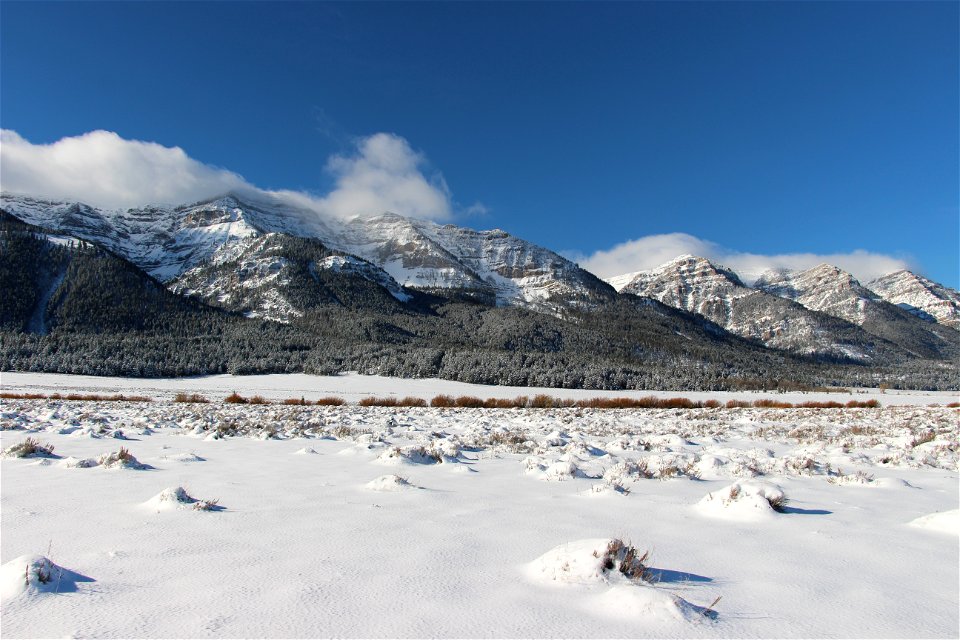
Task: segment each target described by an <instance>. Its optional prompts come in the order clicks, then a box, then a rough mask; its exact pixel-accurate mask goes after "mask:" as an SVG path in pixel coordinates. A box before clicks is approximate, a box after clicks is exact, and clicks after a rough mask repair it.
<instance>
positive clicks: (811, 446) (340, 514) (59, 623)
mask: <svg viewBox="0 0 960 640" xmlns="http://www.w3.org/2000/svg"><path fill="white" fill-rule="evenodd" d="M6 376H7V374H4V388H5V390H6V389H7V387H8V385H7V378H6ZM179 389H182V386H181V387H180V388H179ZM188 390H190V391H195V390H196V389H195V388H189V389H188ZM443 391H446V390H438V392H443ZM323 393H324V394H325V393H327V390H324V391H323ZM0 426H2V427H3V431H2V432H0V443H2V446H3V448H4V449H9V448H10V447H16V446H17V445H18V444H20V443H23V442H25V441H27V439H28V438H31V439H32V440H31V442H29V443H28V445H27V446H21V447H19V448H18V452H19V453H26V452H28V451H30V450H31V449H32V448H34V447H31V446H29V445H30V444H32V443H33V442H34V441H35V444H36V445H39V446H40V447H43V446H44V445H46V444H49V445H52V446H53V451H52V454H44V452H43V450H42V449H35V450H34V451H33V453H32V454H31V455H30V456H29V457H23V458H18V457H14V455H13V453H12V452H11V453H10V454H8V455H7V456H5V457H4V458H3V459H2V461H0V472H2V491H0V497H2V514H0V517H2V531H3V537H2V548H0V551H2V563H3V564H2V568H0V569H2V571H0V596H2V598H3V600H2V608H3V611H2V613H3V616H2V629H0V632H2V636H3V637H5V638H12V637H63V636H68V635H74V636H83V637H323V636H340V637H344V636H347V637H356V636H366V637H370V636H373V637H378V636H424V637H477V636H497V637H505V636H506V637H544V636H550V637H621V636H629V637H643V636H657V637H731V636H736V637H800V636H802V637H811V636H820V637H823V636H833V637H838V636H839V637H887V636H909V637H956V636H957V634H958V630H960V621H958V581H960V576H958V526H960V525H958V520H960V518H958V511H957V510H958V499H960V498H958V481H957V478H958V455H960V453H958V442H957V441H958V412H957V410H955V409H945V408H928V407H893V408H884V409H823V410H816V409H788V410H771V409H688V410H673V409H661V410H653V409H650V410H587V409H555V410H536V409H432V408H385V407H369V408H365V407H358V406H352V405H347V406H343V407H316V406H313V407H309V406H308V407H301V406H284V405H256V406H251V405H223V404H220V403H211V404H206V405H202V404H196V405H188V404H175V403H169V402H153V403H121V402H113V403H110V402H101V403H97V402H67V401H49V400H5V401H3V405H2V415H0ZM121 448H123V449H125V450H126V452H125V453H124V452H121V451H120V450H121ZM111 454H112V455H111ZM58 456H59V457H58ZM618 541H623V543H625V544H620V542H618ZM631 546H632V547H633V549H631ZM645 552H649V555H648V556H647V557H646V558H643V557H642V556H643V554H644V553H645ZM718 597H720V598H721V599H720V600H719V602H717V598H718Z"/></svg>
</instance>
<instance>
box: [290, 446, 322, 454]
mask: <svg viewBox="0 0 960 640" xmlns="http://www.w3.org/2000/svg"><path fill="white" fill-rule="evenodd" d="M315 453H317V452H316V450H315V449H313V448H312V447H304V448H302V449H297V450H296V451H294V452H293V454H294V455H299V456H303V455H312V454H315Z"/></svg>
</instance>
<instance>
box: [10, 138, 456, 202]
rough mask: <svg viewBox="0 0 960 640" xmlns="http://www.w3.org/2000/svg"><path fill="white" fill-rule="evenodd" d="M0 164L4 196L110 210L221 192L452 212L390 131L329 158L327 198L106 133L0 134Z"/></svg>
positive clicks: (446, 195) (438, 182)
mask: <svg viewBox="0 0 960 640" xmlns="http://www.w3.org/2000/svg"><path fill="white" fill-rule="evenodd" d="M0 163H2V167H3V173H2V178H0V188H2V189H3V190H5V191H9V192H12V193H24V194H32V195H40V196H45V197H50V198H60V199H71V200H78V201H81V202H84V203H86V204H90V205H94V206H98V207H103V208H111V209H113V208H128V207H135V206H142V205H145V204H154V203H166V204H181V203H185V202H196V201H199V200H204V199H207V198H212V197H215V196H218V195H221V194H224V193H227V192H238V193H241V194H244V193H247V194H251V193H253V194H260V195H270V196H273V197H279V198H281V199H285V200H288V201H290V202H291V203H292V204H296V205H298V206H301V207H305V208H308V209H311V210H313V211H316V212H317V213H320V214H322V215H329V216H335V217H349V216H354V215H377V214H380V213H383V212H385V211H393V212H396V213H401V214H403V215H407V216H411V217H415V218H425V219H432V220H446V219H449V218H450V217H451V216H452V215H453V209H454V207H453V201H452V198H451V193H450V189H449V188H448V187H447V185H446V183H445V182H444V180H443V177H442V176H440V175H439V174H436V175H434V176H431V177H428V176H427V175H426V174H425V170H426V169H425V168H426V159H425V158H424V156H423V155H422V154H420V153H418V152H416V151H414V150H413V148H411V146H410V144H409V142H407V140H405V139H404V138H402V137H400V136H397V135H394V134H390V133H376V134H373V135H371V136H368V137H364V138H358V139H357V140H356V141H355V146H354V149H353V150H352V152H351V153H348V154H343V155H336V156H333V157H331V158H330V160H329V161H328V162H327V166H326V170H327V171H328V172H330V173H331V174H332V175H333V176H334V179H335V186H334V189H333V190H332V191H331V192H330V193H328V194H326V195H316V194H311V193H306V192H299V191H269V192H268V191H264V190H262V189H259V188H258V187H256V186H255V185H253V184H251V183H250V182H248V181H247V180H245V179H244V178H243V177H242V176H240V175H238V174H236V173H233V172H232V171H227V170H225V169H221V168H219V167H214V166H211V165H208V164H204V163H202V162H199V161H197V160H194V159H193V158H191V157H190V156H188V155H187V153H186V152H185V151H184V150H183V149H181V148H180V147H165V146H163V145H161V144H158V143H155V142H144V141H140V140H126V139H124V138H122V137H120V136H119V135H117V134H116V133H113V132H111V131H91V132H89V133H85V134H83V135H79V136H73V137H66V138H62V139H60V140H58V141H56V142H53V143H50V144H34V143H32V142H30V141H29V140H26V139H25V138H23V137H22V136H20V135H19V134H18V133H16V132H15V131H12V130H8V129H4V130H3V131H2V133H0Z"/></svg>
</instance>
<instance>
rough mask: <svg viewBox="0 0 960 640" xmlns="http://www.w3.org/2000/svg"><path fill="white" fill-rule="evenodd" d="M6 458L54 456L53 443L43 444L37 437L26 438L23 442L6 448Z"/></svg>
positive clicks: (4, 453) (4, 454)
mask: <svg viewBox="0 0 960 640" xmlns="http://www.w3.org/2000/svg"><path fill="white" fill-rule="evenodd" d="M3 456H4V457H5V458H37V457H47V458H49V457H53V445H52V444H49V443H47V444H41V443H40V441H39V440H37V439H36V438H26V439H25V440H23V442H18V443H17V444H15V445H13V446H11V447H8V448H7V449H5V450H4V452H3Z"/></svg>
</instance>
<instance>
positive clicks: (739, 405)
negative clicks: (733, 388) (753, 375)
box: [727, 400, 750, 409]
mask: <svg viewBox="0 0 960 640" xmlns="http://www.w3.org/2000/svg"><path fill="white" fill-rule="evenodd" d="M749 406H750V403H749V402H748V401H746V400H727V409H746V408H748V407H749Z"/></svg>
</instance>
